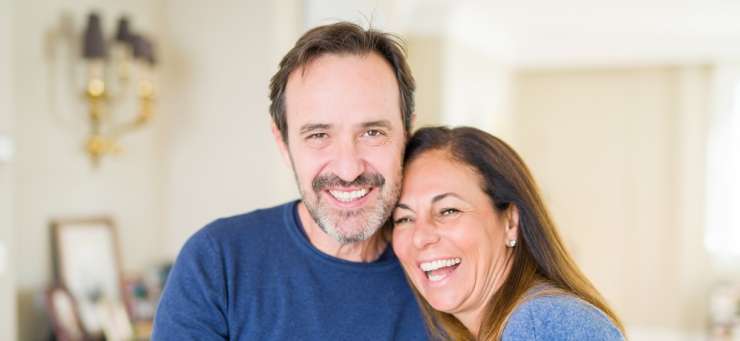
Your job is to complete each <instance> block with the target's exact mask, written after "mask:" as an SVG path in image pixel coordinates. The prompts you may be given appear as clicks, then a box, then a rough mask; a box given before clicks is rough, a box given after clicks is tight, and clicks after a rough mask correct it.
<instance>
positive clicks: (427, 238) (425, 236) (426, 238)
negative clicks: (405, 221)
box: [413, 220, 439, 249]
mask: <svg viewBox="0 0 740 341" xmlns="http://www.w3.org/2000/svg"><path fill="white" fill-rule="evenodd" d="M413 241H414V246H416V247H417V248H419V249H423V248H425V247H427V246H429V245H431V244H434V243H436V242H437V241H439V234H437V229H436V228H435V226H434V225H433V224H432V223H431V222H429V221H427V220H419V221H417V224H416V227H415V228H414V237H413Z"/></svg>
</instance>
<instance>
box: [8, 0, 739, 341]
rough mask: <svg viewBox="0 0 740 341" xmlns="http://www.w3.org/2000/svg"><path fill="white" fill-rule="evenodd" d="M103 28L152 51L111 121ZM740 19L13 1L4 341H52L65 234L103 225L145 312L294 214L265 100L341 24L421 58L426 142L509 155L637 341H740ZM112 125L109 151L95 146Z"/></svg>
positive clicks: (637, 11) (643, 11)
mask: <svg viewBox="0 0 740 341" xmlns="http://www.w3.org/2000/svg"><path fill="white" fill-rule="evenodd" d="M93 12H94V13H97V15H98V19H99V21H98V23H99V24H100V29H101V30H102V32H103V34H104V39H105V41H106V42H111V41H113V40H115V38H113V37H114V36H115V34H116V32H117V25H118V24H117V22H118V20H119V18H120V17H122V16H126V17H127V18H128V22H129V24H130V29H131V30H132V32H133V31H135V32H137V34H138V33H141V34H142V35H145V36H146V38H147V39H148V43H142V44H143V45H141V44H139V45H137V44H135V43H131V46H132V48H131V51H129V54H130V55H131V56H129V57H131V58H130V60H129V62H130V66H131V68H132V70H134V71H131V72H132V74H133V75H134V76H132V78H133V79H134V80H135V81H137V82H138V81H139V80H141V82H140V83H136V84H135V85H133V90H131V89H129V90H126V89H125V88H126V87H127V86H125V82H123V81H121V79H123V78H125V77H120V76H110V75H108V76H105V77H101V78H100V79H105V80H106V84H110V85H108V86H107V87H106V88H105V89H106V94H108V95H110V100H108V98H106V99H105V100H106V102H105V103H106V106H105V112H106V114H105V115H107V116H106V118H105V120H101V119H95V118H92V117H94V116H95V114H94V112H95V111H96V110H97V109H99V108H100V107H98V106H97V105H98V104H99V102H96V101H99V100H101V99H100V98H101V97H95V96H96V95H99V94H100V93H99V92H96V89H97V90H100V85H99V84H97V83H95V82H91V81H94V80H95V77H94V71H90V70H94V68H91V65H93V64H94V63H96V59H95V57H100V56H99V55H96V49H95V46H94V43H90V42H91V41H93V40H94V37H93V36H94V35H95V34H94V33H95V32H92V33H90V34H92V36H90V35H89V34H86V33H85V32H89V30H88V29H87V27H88V26H87V25H88V20H89V19H88V15H89V14H90V13H93ZM738 18H740V2H736V1H728V0H708V1H702V2H699V1H675V0H673V1H667V0H651V1H634V0H626V1H620V2H618V3H617V2H611V3H607V2H595V1H584V0H559V1H547V2H544V1H531V0H524V1H516V2H514V1H473V0H457V1H442V0H434V1H422V0H409V1H387V0H375V1H369V0H368V1H341V0H331V1H315V0H302V1H301V0H275V1H244V0H238V1H237V0H215V1H210V2H204V1H188V0H130V1H114V0H108V1H103V0H100V1H92V0H54V1H51V0H23V1H20V0H17V1H13V0H0V340H16V339H17V340H45V339H48V338H49V335H51V334H52V330H53V328H52V325H53V320H54V317H53V316H52V315H53V314H55V313H50V308H49V306H50V305H49V302H48V289H49V288H50V287H51V286H52V285H54V284H55V283H57V282H58V281H57V280H56V276H55V263H56V262H58V260H57V259H56V258H55V257H59V256H58V253H59V250H55V249H54V248H52V245H53V244H54V240H55V237H54V235H53V234H52V233H51V228H50V224H51V223H53V222H55V221H64V220H65V219H67V220H68V219H85V218H86V217H107V218H110V220H111V221H112V222H113V223H114V225H115V233H116V234H117V239H115V243H114V244H115V246H117V253H118V255H119V257H118V263H117V264H118V265H117V266H118V267H120V271H121V277H122V279H124V280H128V281H129V282H127V283H129V284H131V285H133V286H136V285H137V284H136V283H139V284H140V285H139V286H138V287H137V288H139V289H132V290H130V291H131V292H134V293H139V294H138V295H139V296H142V297H147V294H146V292H147V290H144V289H146V288H148V289H149V290H148V291H149V292H156V290H154V289H152V288H151V285H150V284H146V285H144V284H141V283H150V282H151V281H147V280H146V278H149V277H151V276H149V274H152V273H158V274H161V273H162V271H166V264H168V263H169V262H171V261H173V260H174V257H175V256H176V255H177V252H178V251H179V249H180V247H181V246H182V245H183V243H184V241H185V240H186V239H187V238H188V237H189V236H190V235H191V234H192V233H194V232H195V231H196V230H197V229H199V228H200V227H202V226H203V225H205V224H206V223H208V222H210V221H211V220H213V219H215V218H217V217H221V216H226V215H233V214H237V213H241V212H245V211H249V210H253V209H256V208H262V207H269V206H272V205H276V204H279V203H282V202H285V201H287V200H291V199H293V198H296V197H297V191H296V188H295V185H294V180H293V177H292V174H291V172H290V170H289V168H288V167H287V166H286V165H284V164H283V162H282V160H281V159H280V156H279V154H278V150H277V148H276V146H275V145H274V142H273V140H272V137H271V134H270V120H269V116H268V112H267V109H268V98H267V93H268V92H267V86H268V82H269V78H270V76H271V75H272V74H273V73H274V72H275V71H276V70H277V64H278V62H279V60H280V58H281V57H282V55H283V54H284V53H285V52H287V50H288V49H289V48H290V47H291V46H292V44H293V43H294V42H295V40H296V39H297V38H298V37H299V36H300V34H301V33H302V32H304V31H305V30H306V29H308V28H310V27H314V26H316V25H320V24H325V23H330V22H334V21H337V20H340V19H343V20H350V21H353V22H356V23H358V24H361V25H362V26H365V27H367V26H368V25H372V26H373V27H376V28H379V29H382V30H387V31H391V32H394V33H397V34H398V35H399V36H400V37H402V38H403V39H404V40H405V41H406V44H407V47H408V55H409V63H410V66H411V68H412V71H413V73H414V76H415V78H416V81H417V87H418V91H417V94H416V99H417V123H418V125H417V126H422V125H430V124H448V125H473V126H476V127H479V128H481V129H484V130H487V131H489V132H491V133H493V134H495V135H497V136H499V137H501V138H503V139H504V140H506V141H508V142H510V143H511V144H512V145H513V147H514V148H515V149H516V150H517V151H518V152H519V153H520V154H521V155H522V156H523V158H524V159H525V161H526V162H527V163H528V165H529V166H530V168H531V170H532V171H533V173H534V174H535V176H536V179H537V181H538V182H539V184H540V186H541V188H542V191H543V194H544V197H545V199H546V201H547V204H548V205H549V208H550V209H551V211H552V213H553V215H554V218H555V220H556V222H557V223H558V226H559V228H560V230H561V232H562V234H563V236H564V239H565V240H566V242H567V244H568V246H569V247H570V249H571V251H572V253H573V254H574V256H575V258H576V260H577V262H578V263H579V264H580V265H581V266H582V268H583V270H584V271H585V273H586V274H587V275H588V276H589V277H590V278H591V279H592V280H593V281H594V282H595V284H596V286H597V288H599V289H600V290H601V292H602V293H603V294H604V296H606V298H607V300H608V302H609V303H610V304H611V305H612V306H613V307H614V308H615V310H616V312H617V313H618V314H619V315H620V316H621V317H622V319H623V322H625V324H626V326H627V331H628V336H630V337H631V339H632V340H705V339H710V338H711V339H731V337H733V336H731V335H732V330H733V328H734V330H735V332H734V335H735V336H734V337H735V340H738V339H740V327H738V325H740V323H739V322H738V314H739V311H740V300H739V299H738V297H740V294H739V292H740V289H739V288H740V177H739V175H740V20H738ZM93 26H94V25H93ZM93 31H94V30H93ZM85 36H88V37H92V38H87V40H85V39H83V37H85ZM134 40H135V39H134ZM86 41H87V43H86ZM126 41H128V40H126ZM89 44H93V45H92V46H88V45H89ZM142 46H143V47H142ZM147 46H148V48H147ZM134 48H136V49H137V50H136V51H133V50H134ZM83 51H84V52H85V53H84V54H83ZM108 52H110V53H107V54H106V56H108V58H107V59H105V60H104V61H102V62H101V63H103V64H105V68H106V70H110V69H113V68H115V67H117V66H116V65H118V64H116V63H118V62H117V61H116V53H115V50H114V49H113V48H111V49H110V51H108ZM133 52H136V53H133ZM83 55H85V56H86V58H83ZM121 56H123V57H121ZM134 57H135V58H134ZM118 58H119V60H124V62H123V63H124V64H125V61H126V60H127V59H126V57H125V53H124V55H120V54H119V55H118ZM137 60H141V61H143V62H136V61H137ZM98 62H99V61H98ZM105 72H108V73H112V72H111V71H105ZM131 82H133V81H131ZM121 84H124V85H121ZM114 85H115V86H114ZM116 86H117V87H116ZM128 87H131V86H130V85H128ZM114 90H115V91H114ZM151 90H153V91H151ZM149 95H151V96H149ZM147 96H149V97H147ZM152 96H153V97H152ZM152 98H153V105H152V106H147V103H150V104H151V102H152ZM147 101H148V102H147ZM96 108H97V109H96ZM137 113H138V115H139V116H136V115H137ZM142 113H143V114H142ZM132 117H133V118H134V119H133V120H134V121H132V122H134V123H133V124H130V125H127V123H126V122H128V121H127V120H130V119H131V118H132ZM101 121H102V122H101ZM99 125H102V126H104V127H108V128H106V129H109V130H108V131H112V132H113V133H110V134H109V135H110V136H113V137H110V136H108V137H110V139H109V140H105V141H103V142H101V143H95V141H97V140H94V141H93V140H91V138H92V137H95V136H98V135H96V131H97V130H96V129H98V128H95V127H99ZM119 126H122V127H128V128H131V129H128V128H126V129H121V130H122V131H124V132H123V133H120V134H118V133H115V132H116V131H118V130H117V128H116V127H119ZM110 127H113V128H110ZM100 136H102V135H100ZM91 141H92V142H91ZM97 142H100V141H97ZM82 247H84V243H83V244H82ZM160 277H161V275H160ZM137 279H138V280H137ZM160 279H161V278H160ZM155 282H156V280H155ZM132 283H133V284H132ZM154 286H156V284H154ZM128 288H129V287H128V286H125V288H124V289H123V290H128ZM137 290H138V291H137ZM142 290H143V291H142ZM142 292H144V293H145V294H141V293H142ZM152 295H153V294H152ZM134 296H135V295H134ZM149 296H151V295H149ZM151 299H152V300H154V301H156V297H154V298H151ZM127 308H128V309H129V312H130V310H131V306H130V302H128V303H127ZM57 313H58V312H57ZM58 318H59V317H57V319H58ZM144 334H145V332H144Z"/></svg>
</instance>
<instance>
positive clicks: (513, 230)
mask: <svg viewBox="0 0 740 341" xmlns="http://www.w3.org/2000/svg"><path fill="white" fill-rule="evenodd" d="M504 214H505V221H504V222H505V223H506V230H505V231H504V234H505V238H506V245H508V246H510V247H514V246H516V244H517V243H518V242H519V240H517V238H518V237H519V208H518V207H517V206H516V205H514V204H509V208H507V209H506V211H505V212H504ZM512 241H514V242H513V243H512ZM512 244H513V245H512Z"/></svg>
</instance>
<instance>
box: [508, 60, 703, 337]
mask: <svg viewBox="0 0 740 341" xmlns="http://www.w3.org/2000/svg"><path fill="white" fill-rule="evenodd" d="M709 75H710V72H709V69H708V68H706V67H701V66H697V67H684V68H678V67H646V68H630V69H620V68H610V69H565V70H549V71H544V70H539V71H525V72H520V73H519V74H518V76H517V78H516V81H515V89H516V91H515V100H514V104H515V105H514V112H515V113H516V117H517V120H516V123H517V124H516V127H517V131H518V135H517V137H518V138H517V139H516V141H515V143H514V146H515V148H517V149H518V151H519V152H520V153H521V155H522V157H523V158H524V159H525V161H527V163H528V165H529V166H530V167H531V170H532V171H533V173H534V175H535V176H536V178H537V180H538V181H539V183H540V185H541V186H542V191H543V194H544V197H545V200H546V202H547V204H548V205H549V208H550V209H551V212H552V213H553V216H554V218H555V221H556V222H557V223H558V225H559V227H560V230H561V231H562V233H563V235H564V238H565V241H566V243H567V244H568V245H569V247H570V248H571V250H572V251H573V253H574V256H575V258H576V261H577V262H578V264H579V265H581V266H582V268H583V270H584V271H585V273H586V274H587V275H588V276H589V277H590V278H591V279H592V280H593V281H594V282H595V284H596V286H597V288H599V289H600V290H601V292H602V293H603V294H604V295H605V296H606V298H607V299H608V301H609V302H610V303H611V305H612V306H613V307H614V308H615V309H616V311H617V313H618V314H619V315H620V316H621V317H622V319H623V320H624V322H625V323H626V325H627V326H628V332H633V331H634V334H635V335H633V336H635V339H636V340H637V339H645V340H647V339H651V338H652V339H654V337H656V336H659V335H697V334H701V333H702V332H703V328H704V323H705V321H706V316H707V315H706V314H707V309H706V301H707V296H706V295H707V292H708V290H709V285H710V281H711V278H712V277H711V274H709V273H707V272H706V269H707V268H708V267H709V260H708V256H707V254H706V252H705V251H704V249H703V238H701V236H702V235H703V224H702V217H703V206H702V205H701V204H700V203H701V202H702V190H703V182H702V181H703V175H702V174H703V173H702V172H703V171H702V164H703V160H704V155H705V154H704V153H705V151H704V143H705V139H704V137H705V134H706V121H707V113H708V98H709V97H708V96H709Z"/></svg>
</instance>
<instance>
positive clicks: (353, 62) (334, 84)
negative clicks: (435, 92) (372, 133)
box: [285, 54, 402, 130]
mask: <svg viewBox="0 0 740 341" xmlns="http://www.w3.org/2000/svg"><path fill="white" fill-rule="evenodd" d="M285 99H286V101H285V104H286V108H285V109H286V116H287V117H286V118H287V120H288V121H289V124H288V126H289V127H290V126H292V127H291V130H295V129H296V128H299V127H300V126H302V125H304V124H334V125H336V124H339V123H342V124H345V123H346V124H351V125H362V124H364V123H366V122H372V121H381V120H385V121H388V122H392V123H393V125H395V124H396V123H397V124H402V119H401V107H400V95H399V92H398V84H397V82H396V79H395V76H394V75H393V73H392V70H391V69H390V67H389V66H388V65H385V61H384V60H383V59H382V57H380V56H375V57H371V55H370V54H368V55H331V54H330V55H325V56H322V57H319V58H317V59H316V60H314V61H312V62H311V63H310V64H309V65H307V66H306V69H305V72H304V70H301V69H298V70H296V71H294V72H293V73H291V75H290V77H289V79H288V84H287V87H286V93H285ZM340 121H341V122H340Z"/></svg>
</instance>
